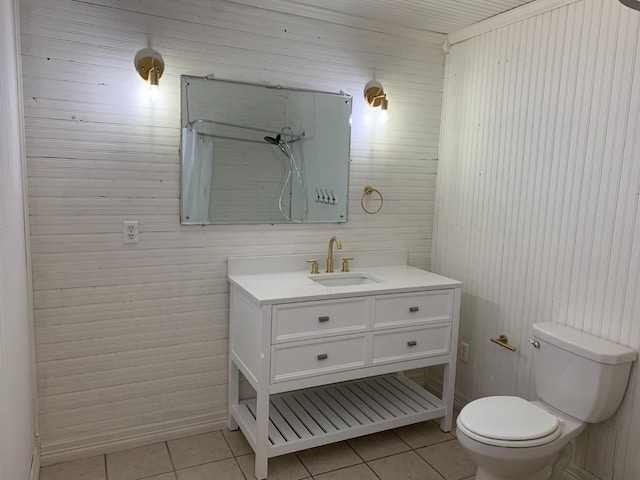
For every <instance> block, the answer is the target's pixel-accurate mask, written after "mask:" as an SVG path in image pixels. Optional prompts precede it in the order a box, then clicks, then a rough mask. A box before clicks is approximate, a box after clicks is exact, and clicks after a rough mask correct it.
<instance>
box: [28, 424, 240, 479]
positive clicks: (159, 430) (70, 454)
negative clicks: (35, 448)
mask: <svg viewBox="0 0 640 480" xmlns="http://www.w3.org/2000/svg"><path fill="white" fill-rule="evenodd" d="M226 425H227V420H226V418H225V419H219V418H217V419H214V418H211V417H209V416H205V417H195V418H190V419H185V420H180V421H175V422H166V423H160V424H155V425H151V426H146V427H134V428H130V429H125V430H120V431H118V432H113V433H110V434H107V435H96V436H93V437H88V438H87V437H85V438H78V439H74V440H72V441H66V442H55V443H46V442H45V443H43V444H42V449H41V453H40V457H39V461H40V465H42V466H47V465H53V464H55V463H60V462H68V461H71V460H78V459H80V458H86V457H91V456H93V455H101V454H105V453H112V452H117V451H119V450H126V449H129V448H135V447H142V446H145V445H151V444H154V443H159V442H165V441H167V440H174V439H176V438H182V437H189V436H191V435H198V434H201V433H207V432H212V431H215V430H221V429H222V428H224V427H226ZM36 479H37V477H36Z"/></svg>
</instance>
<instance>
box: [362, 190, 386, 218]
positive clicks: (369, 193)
mask: <svg viewBox="0 0 640 480" xmlns="http://www.w3.org/2000/svg"><path fill="white" fill-rule="evenodd" d="M373 192H376V193H377V194H378V195H379V196H380V206H379V207H378V209H377V210H376V211H370V210H367V208H366V207H365V206H364V197H365V196H366V195H371V194H372V193H373ZM382 205H384V197H383V196H382V194H381V193H380V191H379V190H377V189H375V188H373V187H371V186H369V185H367V186H366V187H364V193H363V194H362V198H361V199H360V206H361V207H362V210H364V211H365V212H366V213H368V214H370V215H374V214H376V213H378V212H379V211H380V210H381V209H382Z"/></svg>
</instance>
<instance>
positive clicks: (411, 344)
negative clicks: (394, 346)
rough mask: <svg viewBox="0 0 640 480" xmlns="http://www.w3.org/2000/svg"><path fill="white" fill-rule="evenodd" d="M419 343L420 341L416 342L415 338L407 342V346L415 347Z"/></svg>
mask: <svg viewBox="0 0 640 480" xmlns="http://www.w3.org/2000/svg"><path fill="white" fill-rule="evenodd" d="M417 344H418V342H416V341H415V340H411V341H410V342H407V346H409V347H415V346H416V345H417Z"/></svg>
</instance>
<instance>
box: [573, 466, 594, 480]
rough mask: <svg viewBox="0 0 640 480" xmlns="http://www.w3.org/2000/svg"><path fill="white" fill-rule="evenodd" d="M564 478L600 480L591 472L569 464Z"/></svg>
mask: <svg viewBox="0 0 640 480" xmlns="http://www.w3.org/2000/svg"><path fill="white" fill-rule="evenodd" d="M564 478H565V480H600V479H599V478H598V477H596V476H594V475H591V474H590V473H589V472H587V471H585V470H582V469H581V468H579V467H576V466H575V465H571V464H569V466H568V467H567V469H566V470H565V471H564Z"/></svg>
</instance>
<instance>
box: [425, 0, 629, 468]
mask: <svg viewBox="0 0 640 480" xmlns="http://www.w3.org/2000/svg"><path fill="white" fill-rule="evenodd" d="M639 30H640V12H635V11H633V10H630V9H628V8H626V7H624V6H622V5H621V4H620V3H619V2H617V1H613V0H585V1H579V2H576V3H572V4H570V5H567V6H564V7H562V8H557V9H554V10H551V11H548V12H546V13H543V14H541V15H537V16H534V17H531V18H528V19H526V20H522V21H519V22H517V23H513V24H511V25H508V26H506V27H503V28H500V29H498V30H493V31H490V32H488V33H485V34H481V35H478V36H476V37H474V38H471V39H469V40H467V41H464V42H461V43H458V44H454V45H453V46H452V47H451V51H450V54H449V55H448V59H447V67H446V68H447V74H446V82H445V100H444V114H443V115H444V120H443V133H442V143H441V161H440V164H439V168H438V176H439V179H438V181H439V184H438V188H439V190H438V207H437V220H436V231H437V233H436V234H435V240H436V247H435V253H434V270H435V271H437V272H439V273H443V274H445V275H450V276H452V277H454V278H458V279H460V280H462V281H464V282H465V286H464V296H463V307H462V320H461V340H464V341H466V342H469V343H470V344H471V355H470V360H469V363H468V364H465V363H461V364H460V365H459V369H458V372H459V376H458V384H457V387H458V389H459V393H460V395H461V397H463V398H466V399H472V398H477V397H480V396H485V395H490V394H498V393H501V394H518V395H523V396H525V397H530V398H531V397H533V396H534V395H535V392H534V388H533V384H532V375H531V373H532V372H531V355H530V347H529V345H528V343H527V337H528V336H529V335H530V334H531V325H532V323H534V322H539V321H555V322H559V323H563V324H568V325H570V326H573V327H575V328H578V329H580V330H583V331H587V332H590V333H592V334H595V335H598V336H600V337H604V338H607V339H610V340H613V341H616V342H619V343H622V344H624V345H628V346H631V347H632V348H638V347H639V346H640V302H638V299H639V298H640V277H639V272H640V210H639V209H638V198H639V188H640V150H639V149H640V110H639V108H640V49H639ZM502 333H504V334H506V335H507V336H508V337H509V340H510V342H511V343H512V344H513V345H515V346H516V347H517V348H518V352H517V353H515V354H512V353H510V352H508V351H507V350H505V349H502V348H500V347H498V346H497V345H494V344H492V343H490V342H489V338H490V337H492V336H497V335H499V334H502ZM639 372H640V369H639V368H638V366H637V365H635V366H634V369H633V371H632V379H631V383H630V385H629V388H628V390H627V394H626V397H625V400H624V403H623V405H622V407H621V409H620V410H619V412H618V413H617V415H616V416H615V417H614V418H613V419H611V420H610V421H608V422H604V423H602V424H599V425H595V426H593V427H591V428H590V429H589V430H588V431H587V432H586V433H585V434H584V435H582V436H581V438H580V440H579V442H578V447H579V448H578V449H577V453H576V457H575V458H574V465H573V467H572V468H573V469H574V471H576V472H577V475H579V477H580V478H593V477H595V478H598V479H615V480H622V479H624V480H635V479H638V478H640V457H639V456H638V448H639V447H640V377H639ZM587 472H588V474H590V475H591V476H589V475H588V474H587Z"/></svg>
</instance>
